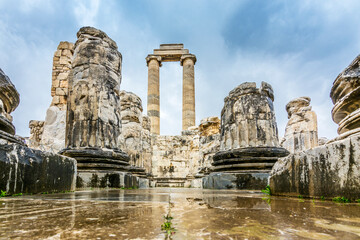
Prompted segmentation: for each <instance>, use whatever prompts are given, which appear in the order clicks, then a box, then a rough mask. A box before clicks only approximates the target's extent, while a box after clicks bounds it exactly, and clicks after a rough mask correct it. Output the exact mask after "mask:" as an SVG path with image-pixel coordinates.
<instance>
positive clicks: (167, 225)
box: [161, 214, 175, 239]
mask: <svg viewBox="0 0 360 240" xmlns="http://www.w3.org/2000/svg"><path fill="white" fill-rule="evenodd" d="M164 219H165V222H164V223H163V224H161V230H164V231H165V234H166V238H167V239H168V238H170V237H171V236H172V235H174V234H175V228H174V227H173V226H172V222H171V220H172V219H173V217H171V216H170V215H169V214H167V215H166V216H164Z"/></svg>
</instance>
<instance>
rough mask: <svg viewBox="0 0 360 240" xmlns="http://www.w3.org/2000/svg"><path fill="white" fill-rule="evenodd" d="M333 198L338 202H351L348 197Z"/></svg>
mask: <svg viewBox="0 0 360 240" xmlns="http://www.w3.org/2000/svg"><path fill="white" fill-rule="evenodd" d="M332 200H333V201H334V202H337V203H349V202H350V200H349V199H347V198H346V197H334V198H333V199H332Z"/></svg>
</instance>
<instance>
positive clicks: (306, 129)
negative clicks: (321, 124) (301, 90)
mask: <svg viewBox="0 0 360 240" xmlns="http://www.w3.org/2000/svg"><path fill="white" fill-rule="evenodd" d="M310 101H311V99H310V98H309V97H299V98H296V99H293V100H291V101H290V102H289V103H288V104H287V105H286V111H287V112H288V118H289V121H288V123H287V125H286V129H285V135H284V138H283V141H282V143H281V145H282V147H284V148H286V149H287V150H288V151H289V152H290V153H296V152H301V151H304V150H307V149H310V148H314V147H317V146H318V145H319V144H318V130H317V117H316V113H315V112H314V111H311V106H310Z"/></svg>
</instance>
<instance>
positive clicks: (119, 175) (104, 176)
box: [76, 170, 149, 189]
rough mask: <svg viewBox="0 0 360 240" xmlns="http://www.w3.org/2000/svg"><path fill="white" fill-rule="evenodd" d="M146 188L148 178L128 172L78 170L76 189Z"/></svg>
mask: <svg viewBox="0 0 360 240" xmlns="http://www.w3.org/2000/svg"><path fill="white" fill-rule="evenodd" d="M108 187H109V188H122V187H123V188H148V187H149V180H148V179H146V178H141V177H137V176H135V175H133V174H131V173H128V172H121V171H115V170H113V171H109V170H79V172H78V174H77V179H76V188H77V189H84V188H85V189H86V188H108Z"/></svg>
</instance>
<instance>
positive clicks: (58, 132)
mask: <svg viewBox="0 0 360 240" xmlns="http://www.w3.org/2000/svg"><path fill="white" fill-rule="evenodd" d="M73 52H74V44H73V43H69V42H60V43H59V45H58V47H57V50H56V51H55V53H54V58H53V68H52V85H51V96H52V97H53V98H52V102H51V105H50V107H49V108H48V110H47V112H46V118H45V122H43V127H42V130H41V137H40V138H37V140H40V141H35V138H34V137H32V135H31V136H30V147H32V148H35V149H40V150H44V151H50V152H54V153H57V152H59V151H60V150H61V149H64V148H65V125H66V107H67V95H68V85H69V74H70V69H71V61H72V57H73ZM31 122H32V121H31ZM30 125H31V124H30ZM30 132H31V134H32V132H34V133H37V132H39V131H38V130H35V129H34V127H32V126H30Z"/></svg>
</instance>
